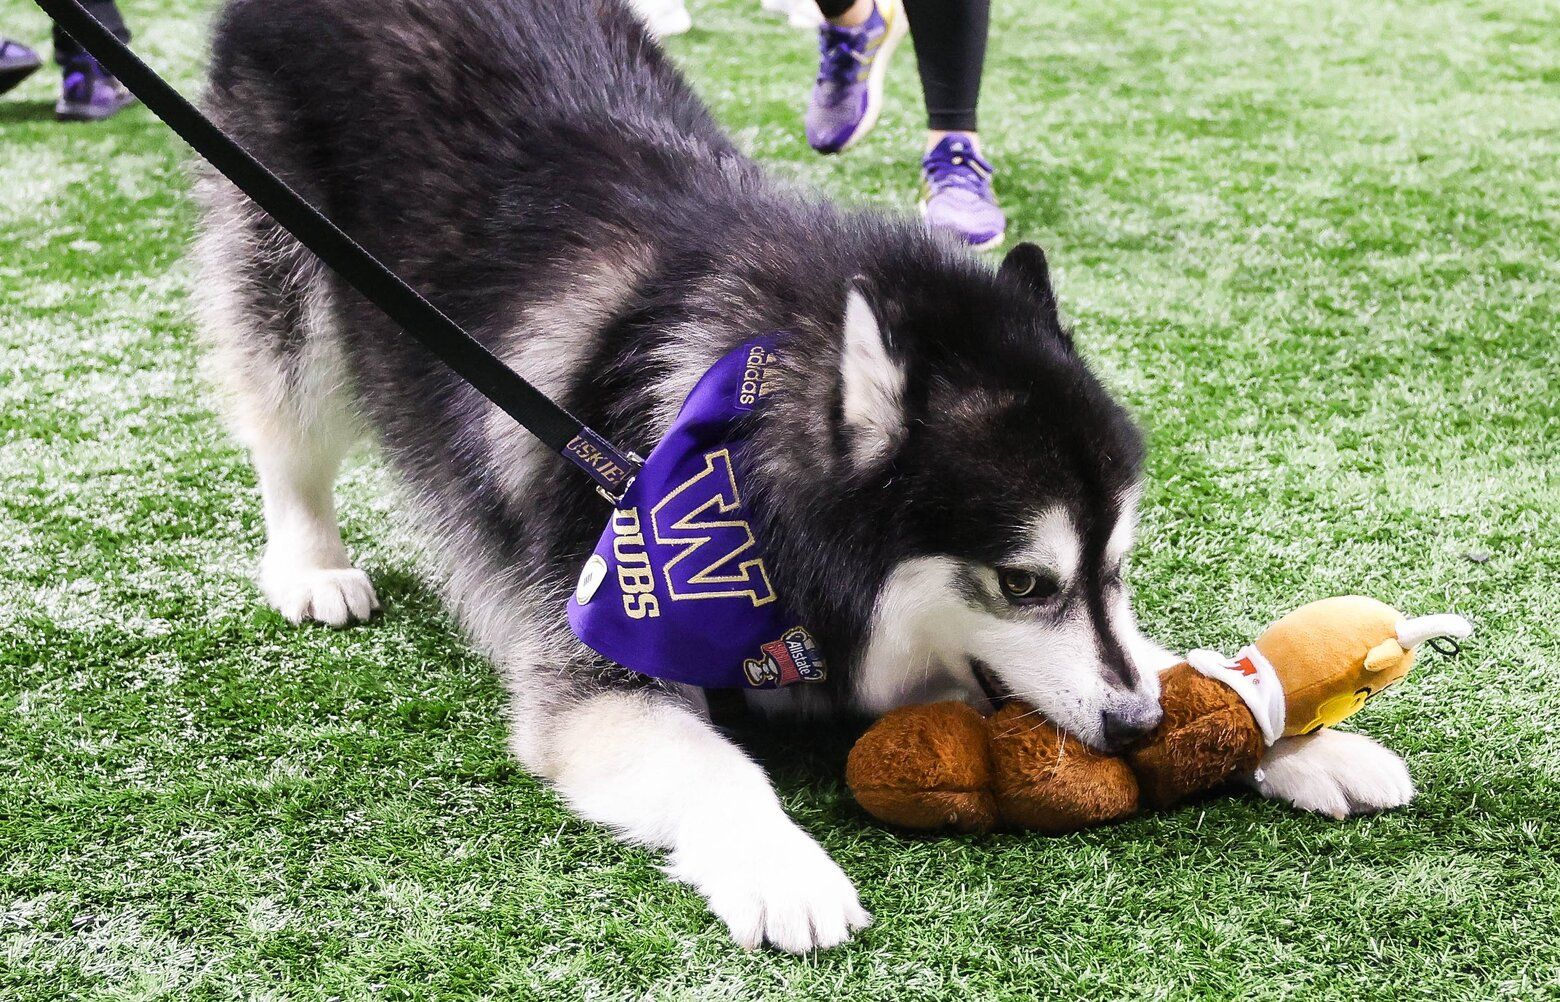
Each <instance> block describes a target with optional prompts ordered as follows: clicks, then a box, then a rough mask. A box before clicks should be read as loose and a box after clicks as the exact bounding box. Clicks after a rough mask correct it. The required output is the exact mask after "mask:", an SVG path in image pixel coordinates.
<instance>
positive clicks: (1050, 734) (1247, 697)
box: [845, 596, 1472, 834]
mask: <svg viewBox="0 0 1560 1002" xmlns="http://www.w3.org/2000/svg"><path fill="white" fill-rule="evenodd" d="M1470 632H1472V627H1470V626H1469V624H1468V622H1467V620H1465V619H1463V618H1462V617H1461V616H1454V615H1437V616H1420V617H1417V618H1413V619H1409V618H1406V617H1404V616H1403V615H1402V614H1401V613H1399V612H1398V611H1397V610H1396V609H1393V608H1392V607H1391V606H1389V605H1386V604H1384V603H1382V602H1378V601H1376V600H1375V599H1371V598H1363V597H1360V596H1348V597H1343V598H1328V599H1322V600H1321V601H1319V602H1312V603H1311V604H1310V605H1306V606H1302V607H1301V608H1299V609H1296V610H1295V611H1293V612H1291V613H1289V615H1287V616H1285V617H1284V618H1282V619H1280V620H1279V621H1278V622H1276V623H1274V624H1273V625H1272V626H1270V627H1268V629H1267V630H1266V631H1265V632H1264V633H1263V634H1262V635H1261V636H1260V637H1258V638H1257V641H1256V643H1255V644H1253V645H1251V646H1249V647H1246V648H1244V649H1243V650H1241V651H1240V652H1239V653H1238V654H1237V655H1236V656H1235V657H1234V658H1232V659H1231V658H1225V657H1224V656H1223V655H1221V654H1218V653H1216V652H1213V651H1192V652H1191V653H1190V654H1188V655H1187V658H1186V660H1185V661H1184V662H1182V663H1181V664H1178V665H1176V666H1175V667H1174V668H1171V669H1169V670H1168V671H1166V672H1165V673H1164V674H1163V675H1161V676H1160V679H1161V683H1162V693H1163V694H1162V697H1161V705H1162V707H1163V709H1164V718H1163V719H1162V720H1161V721H1160V723H1159V725H1158V726H1157V727H1156V728H1154V730H1153V731H1152V732H1150V733H1149V734H1148V735H1146V736H1145V737H1144V738H1143V739H1142V740H1141V741H1139V742H1138V743H1137V744H1136V745H1134V746H1133V747H1132V748H1130V749H1129V750H1128V751H1127V753H1126V754H1125V755H1123V756H1113V755H1107V754H1103V753H1101V752H1098V751H1095V750H1093V749H1092V748H1089V747H1088V746H1087V745H1084V744H1083V743H1082V742H1079V741H1077V740H1075V739H1074V738H1072V737H1070V736H1068V735H1066V734H1064V733H1062V732H1061V731H1060V730H1058V729H1057V728H1056V727H1054V726H1052V725H1051V724H1050V723H1049V722H1048V721H1046V720H1045V719H1043V718H1041V717H1039V716H1038V715H1037V714H1036V713H1035V712H1034V711H1033V710H1031V709H1029V708H1028V707H1025V706H1024V705H1022V704H1021V703H1017V702H1009V703H1006V704H1004V705H1003V706H1001V707H999V708H998V709H997V711H996V712H995V713H994V714H992V715H991V716H990V717H982V716H981V715H980V714H979V713H977V712H976V711H975V710H974V709H972V708H971V707H969V706H968V705H966V704H964V703H953V702H949V703H932V704H928V705H922V706H908V707H904V708H902V709H899V710H895V711H893V712H891V713H889V714H888V715H886V716H885V717H883V718H882V719H881V720H879V721H878V722H877V723H876V724H874V725H873V726H872V727H871V729H869V730H868V731H867V733H866V734H864V735H862V737H861V739H860V740H859V741H857V742H856V745H855V747H854V748H852V749H851V752H850V758H849V760H848V762H847V763H846V769H845V778H846V782H847V783H848V784H849V786H850V788H851V792H852V793H854V794H855V796H856V800H857V801H858V802H859V803H860V804H861V805H862V807H864V808H866V810H867V811H868V812H869V813H871V814H872V815H873V816H874V817H876V818H878V819H879V820H882V821H886V822H888V823H890V824H893V825H898V826H901V827H905V828H920V829H939V828H952V829H955V830H958V831H967V832H981V831H989V830H991V829H992V828H995V827H997V826H999V825H1001V826H1005V827H1010V828H1025V829H1031V830H1034V831H1041V832H1047V833H1052V834H1057V833H1062V832H1069V831H1076V830H1077V829H1079V828H1084V827H1087V826H1089V825H1093V824H1100V823H1102V822H1106V821H1114V820H1117V819H1120V818H1123V817H1126V816H1128V815H1130V814H1133V813H1135V812H1136V811H1137V810H1138V808H1139V805H1140V804H1141V805H1146V806H1148V807H1167V806H1169V805H1171V804H1174V803H1176V802H1177V801H1179V800H1181V799H1182V798H1184V797H1186V796H1189V795H1190V794H1193V793H1197V792H1200V791H1203V790H1207V789H1210V788H1211V787H1214V786H1217V785H1218V784H1219V783H1222V782H1224V781H1226V780H1228V779H1230V778H1231V777H1233V776H1236V775H1240V774H1243V773H1249V772H1251V771H1253V770H1254V769H1256V767H1257V763H1258V762H1259V761H1260V760H1261V758H1262V754H1263V752H1265V751H1266V750H1267V748H1268V746H1269V745H1271V744H1272V743H1273V742H1275V741H1277V740H1278V739H1279V738H1281V737H1284V736H1286V735H1296V734H1309V733H1311V732H1312V731H1315V730H1317V729H1318V728H1320V727H1325V726H1329V725H1332V724H1336V723H1338V722H1339V721H1340V720H1343V719H1344V718H1345V717H1348V716H1349V715H1350V714H1352V713H1354V712H1355V711H1356V710H1358V709H1359V708H1360V707H1361V706H1363V705H1364V704H1365V700H1367V699H1369V698H1370V697H1371V696H1373V695H1375V694H1376V693H1378V692H1380V691H1381V690H1383V689H1385V688H1386V687H1387V686H1390V685H1392V684H1393V683H1395V682H1397V681H1399V680H1400V679H1402V678H1403V677H1404V676H1405V675H1407V674H1408V670H1409V668H1410V666H1412V665H1413V663H1414V654H1415V651H1416V649H1417V648H1418V647H1419V645H1420V644H1422V643H1424V642H1426V641H1432V640H1434V639H1435V638H1438V637H1466V636H1468V634H1469V633H1470Z"/></svg>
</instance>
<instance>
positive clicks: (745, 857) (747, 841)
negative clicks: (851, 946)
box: [666, 821, 872, 953]
mask: <svg viewBox="0 0 1560 1002" xmlns="http://www.w3.org/2000/svg"><path fill="white" fill-rule="evenodd" d="M666 873H667V875H668V876H670V877H671V878H672V879H673V880H678V881H681V882H682V883H685V884H688V885H689V886H691V887H693V888H694V889H695V890H697V891H698V892H699V893H700V894H702V895H704V898H705V900H706V901H708V902H709V906H710V911H712V912H714V913H715V917H716V918H719V919H720V920H721V921H722V922H724V923H726V928H727V929H729V930H731V938H732V939H734V940H736V942H737V944H738V945H740V946H742V947H744V948H746V949H755V948H757V947H758V946H760V945H762V944H764V943H768V944H770V945H771V946H774V947H777V948H779V949H781V950H786V951H788V952H790V953H806V952H807V951H809V950H823V949H828V948H829V947H831V946H838V945H839V944H841V943H843V942H845V941H846V940H848V939H850V938H851V935H852V934H853V933H855V932H856V931H858V930H860V929H865V928H866V927H867V926H869V925H871V924H872V916H871V915H869V914H868V913H867V911H866V909H864V908H862V907H861V900H860V898H858V897H857V895H856V888H855V886H854V885H852V884H851V882H850V878H849V877H847V876H845V871H843V870H841V869H840V868H839V865H838V864H836V863H835V862H834V860H832V859H830V858H829V854H828V853H826V852H824V851H823V848H822V847H821V846H820V845H818V843H817V842H814V841H813V840H812V839H811V838H810V837H809V836H808V835H807V834H806V833H805V832H803V831H802V830H801V829H800V828H798V827H796V826H795V825H794V824H792V823H790V821H785V822H784V823H783V824H780V825H775V826H773V827H771V828H766V829H764V830H762V831H761V832H760V833H758V834H757V835H756V836H755V835H751V834H749V835H748V836H747V837H744V833H742V832H741V831H738V830H727V831H725V832H721V833H718V837H717V839H715V840H705V839H699V840H697V844H690V845H688V846H685V847H683V848H680V849H679V850H677V851H676V852H675V853H673V855H672V858H671V860H670V861H669V862H668V864H667V866H666Z"/></svg>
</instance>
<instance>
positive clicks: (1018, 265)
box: [997, 242, 1072, 347]
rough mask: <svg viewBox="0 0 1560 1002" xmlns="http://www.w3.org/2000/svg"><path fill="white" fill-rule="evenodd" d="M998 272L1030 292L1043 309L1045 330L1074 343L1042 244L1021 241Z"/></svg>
mask: <svg viewBox="0 0 1560 1002" xmlns="http://www.w3.org/2000/svg"><path fill="white" fill-rule="evenodd" d="M997 273H998V274H999V275H1001V276H1002V277H1003V278H1006V279H1008V280H1009V281H1012V282H1014V283H1016V284H1017V285H1018V286H1019V287H1020V288H1022V289H1024V290H1025V291H1026V292H1028V293H1029V295H1030V298H1031V299H1033V300H1034V302H1035V305H1036V306H1037V307H1038V308H1039V311H1040V322H1041V323H1042V324H1044V325H1045V329H1046V330H1049V331H1056V332H1057V334H1058V335H1059V336H1060V337H1061V339H1062V342H1063V343H1064V344H1066V345H1068V346H1069V347H1070V346H1071V345H1072V335H1071V334H1070V333H1068V331H1067V328H1065V327H1063V326H1062V318H1061V316H1060V315H1059V314H1058V313H1057V311H1056V293H1055V292H1054V291H1052V289H1051V267H1050V265H1048V264H1047V263H1046V260H1045V251H1043V250H1041V249H1040V245H1039V244H1032V243H1027V242H1026V243H1020V244H1015V245H1014V246H1013V249H1012V250H1010V251H1008V252H1007V256H1006V257H1004V258H1003V259H1002V267H1001V268H999V269H998V270H997Z"/></svg>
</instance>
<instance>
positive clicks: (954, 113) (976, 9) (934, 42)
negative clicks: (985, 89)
mask: <svg viewBox="0 0 1560 1002" xmlns="http://www.w3.org/2000/svg"><path fill="white" fill-rule="evenodd" d="M903 2H904V5H905V13H906V14H907V15H909V18H910V38H911V40H912V41H913V42H914V43H915V61H916V65H917V66H918V67H919V68H920V71H921V90H922V92H923V93H924V94H925V95H926V127H927V128H929V129H945V130H947V131H950V132H974V131H975V129H976V124H975V109H976V106H977V105H978V104H979V103H980V73H981V70H982V69H984V68H985V64H986V32H987V30H988V28H989V27H990V19H991V0H903ZM817 3H818V10H819V11H820V12H821V13H822V14H823V16H824V17H839V16H840V15H841V14H843V13H845V12H846V11H847V10H849V9H850V7H851V4H852V3H853V0H817Z"/></svg>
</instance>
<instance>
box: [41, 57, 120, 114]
mask: <svg viewBox="0 0 1560 1002" xmlns="http://www.w3.org/2000/svg"><path fill="white" fill-rule="evenodd" d="M134 101H135V96H134V95H132V94H131V93H130V92H129V91H128V90H125V85H124V84H122V83H120V82H119V81H118V80H115V79H114V78H113V76H111V75H110V74H109V72H108V71H107V70H105V69H104V68H103V67H102V65H100V64H99V63H98V61H97V60H96V59H93V58H92V57H91V56H87V55H81V56H72V57H71V58H70V59H69V60H68V61H66V63H65V83H64V85H63V86H62V87H61V88H60V99H59V101H58V102H57V103H56V104H55V105H54V117H55V118H57V119H59V120H60V121H62V122H100V121H102V120H103V119H105V118H109V117H112V116H113V115H116V114H118V113H119V109H121V108H123V107H124V106H125V105H127V104H130V103H132V102H134Z"/></svg>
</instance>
